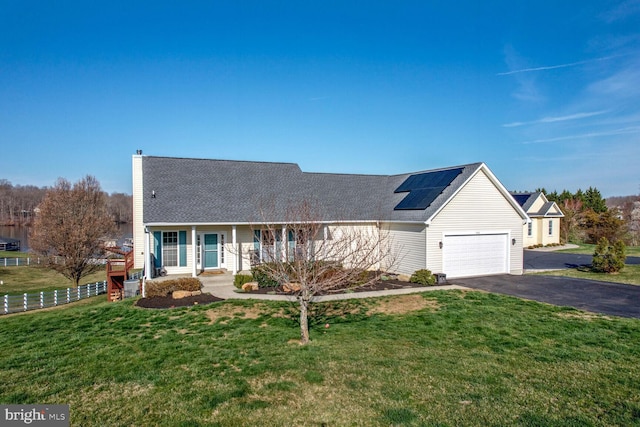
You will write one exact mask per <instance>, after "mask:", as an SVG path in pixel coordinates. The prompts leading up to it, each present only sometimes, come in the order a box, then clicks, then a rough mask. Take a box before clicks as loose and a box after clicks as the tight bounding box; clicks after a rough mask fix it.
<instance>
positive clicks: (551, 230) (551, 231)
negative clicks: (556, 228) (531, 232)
mask: <svg viewBox="0 0 640 427" xmlns="http://www.w3.org/2000/svg"><path fill="white" fill-rule="evenodd" d="M549 236H553V220H552V219H550V220H549Z"/></svg>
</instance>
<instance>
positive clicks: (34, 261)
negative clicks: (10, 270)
mask: <svg viewBox="0 0 640 427" xmlns="http://www.w3.org/2000/svg"><path fill="white" fill-rule="evenodd" d="M41 263H42V260H40V258H24V257H16V258H8V257H7V258H0V267H20V266H23V265H40V264H41Z"/></svg>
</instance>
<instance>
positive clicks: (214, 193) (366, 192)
mask: <svg viewBox="0 0 640 427" xmlns="http://www.w3.org/2000/svg"><path fill="white" fill-rule="evenodd" d="M481 169H484V170H486V171H487V172H488V174H489V176H490V177H493V174H491V172H490V171H488V168H487V167H486V165H484V163H473V164H469V165H463V166H455V167H450V168H441V169H433V170H429V171H418V172H414V173H407V174H400V175H356V174H333V173H311V172H303V171H302V170H301V169H300V167H299V166H298V165H297V164H294V163H276V162H252V161H234V160H209V159H189V158H173V157H153V156H142V172H143V173H142V176H143V191H144V194H143V195H142V197H143V204H144V208H143V216H144V218H143V221H144V223H146V224H157V225H160V224H206V223H217V224H232V223H233V224H241V223H256V222H264V221H269V222H271V221H272V222H283V220H284V219H285V217H286V210H287V208H289V207H291V206H293V205H295V204H297V203H299V202H300V201H309V202H310V203H312V205H314V207H317V208H318V210H319V211H320V212H318V215H319V217H320V218H321V219H322V220H323V221H378V220H386V221H402V222H404V221H406V222H428V221H429V220H430V219H431V218H433V217H434V216H435V215H436V214H437V213H438V212H439V211H440V210H441V209H442V207H444V205H446V203H448V201H449V200H450V199H451V198H452V197H453V196H454V195H455V194H456V193H457V192H458V191H459V190H460V188H461V187H462V186H463V185H464V184H465V183H466V182H467V181H468V180H469V179H470V178H471V177H472V176H473V175H475V174H476V173H477V172H478V171H479V170H481ZM427 173H428V174H429V176H430V178H433V179H435V182H436V183H439V187H441V188H440V190H438V192H437V194H431V195H430V196H429V197H428V198H427V199H429V200H428V203H427V206H426V207H424V206H423V205H424V204H422V205H420V206H418V207H416V208H404V209H403V208H402V207H400V208H398V206H399V204H400V203H402V202H403V200H405V199H406V197H408V196H409V195H411V193H412V192H413V191H414V190H415V188H414V189H411V188H409V189H408V190H407V186H406V183H407V181H408V180H409V181H411V179H410V178H411V177H415V176H417V175H423V176H422V177H418V178H413V179H412V180H413V181H415V180H416V179H418V181H420V180H421V179H422V182H421V184H420V185H419V186H418V187H420V188H423V187H425V185H426V186H427V187H429V185H430V184H431V183H433V182H434V181H430V180H429V179H427V178H425V177H424V174H427ZM445 175H446V176H445ZM443 176H444V178H445V179H444V181H447V182H448V183H445V184H444V185H443V184H442V182H444V181H443V180H442V179H443ZM449 178H451V179H449ZM425 180H426V181H425ZM492 180H495V181H496V183H497V185H498V187H499V189H501V188H502V190H501V191H504V193H505V197H507V198H508V199H509V200H511V201H513V199H512V198H511V197H509V194H508V192H507V191H506V190H504V187H502V185H501V184H500V183H499V182H497V180H496V179H495V177H493V178H492ZM403 184H405V186H402V185H403ZM429 188H431V187H429ZM513 205H514V208H516V209H517V210H519V211H521V210H522V209H521V208H520V206H519V205H518V204H517V203H515V202H514V203H513ZM410 206H411V205H410ZM522 215H523V218H526V214H525V213H524V212H522Z"/></svg>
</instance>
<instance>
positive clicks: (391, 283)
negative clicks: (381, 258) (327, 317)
mask: <svg viewBox="0 0 640 427" xmlns="http://www.w3.org/2000/svg"><path fill="white" fill-rule="evenodd" d="M423 287H424V285H421V284H419V283H410V282H402V281H400V280H378V281H377V282H375V283H372V284H370V285H367V286H361V287H359V288H353V289H350V290H342V291H341V290H336V291H334V292H327V293H319V294H318V295H326V294H328V293H331V294H336V293H341V292H371V291H388V290H393V289H406V288H423ZM248 293H252V294H271V295H273V294H275V295H291V293H287V292H285V291H284V289H283V288H282V286H276V287H267V288H259V289H258V290H257V291H251V292H248Z"/></svg>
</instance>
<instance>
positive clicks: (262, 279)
mask: <svg viewBox="0 0 640 427" xmlns="http://www.w3.org/2000/svg"><path fill="white" fill-rule="evenodd" d="M269 271H273V268H271V267H270V266H269V265H268V264H260V265H256V266H254V267H253V268H252V269H251V275H252V276H253V280H254V281H255V282H258V287H260V288H274V287H276V286H278V281H277V280H275V279H274V278H273V277H271V275H270V274H269Z"/></svg>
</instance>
